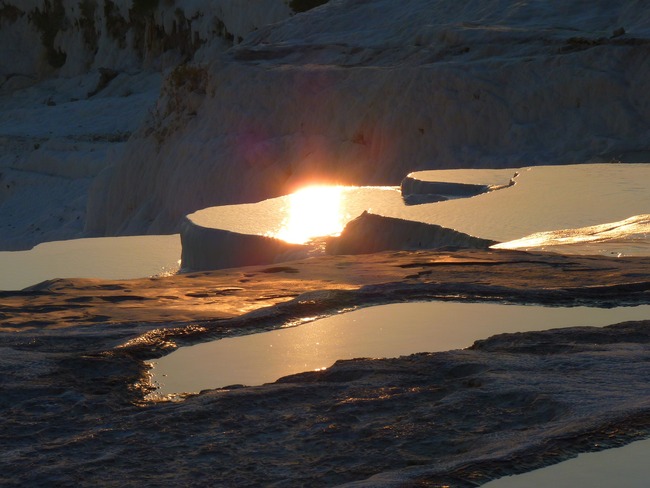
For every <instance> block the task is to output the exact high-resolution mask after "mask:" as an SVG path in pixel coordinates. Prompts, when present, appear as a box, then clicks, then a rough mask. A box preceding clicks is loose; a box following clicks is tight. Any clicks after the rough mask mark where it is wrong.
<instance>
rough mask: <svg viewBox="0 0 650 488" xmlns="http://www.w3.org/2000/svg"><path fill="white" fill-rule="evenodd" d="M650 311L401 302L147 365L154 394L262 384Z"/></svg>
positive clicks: (192, 349) (197, 348) (199, 347)
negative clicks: (339, 365)
mask: <svg viewBox="0 0 650 488" xmlns="http://www.w3.org/2000/svg"><path fill="white" fill-rule="evenodd" d="M649 316H650V305H641V306H638V307H617V308H611V309H601V308H589V307H571V308H564V307H539V306H529V305H502V304H494V303H457V302H426V303H398V304H391V305H382V306H376V307H370V308H364V309H361V310H356V311H353V312H349V313H344V314H340V315H335V316H332V317H328V318H325V319H321V320H317V321H314V322H312V323H308V324H303V325H300V326H298V327H291V328H287V329H279V330H273V331H269V332H263V333H259V334H252V335H247V336H241V337H229V338H225V339H220V340H217V341H214V342H207V343H203V344H196V345H194V346H189V347H181V348H180V349H178V350H177V351H174V352H173V353H171V354H169V355H167V356H164V357H162V358H160V359H159V360H157V361H156V362H155V363H153V364H154V368H153V370H152V373H153V382H154V384H156V385H157V386H158V387H159V390H158V391H157V393H156V394H154V395H153V396H152V398H155V397H156V396H157V395H167V394H177V393H180V392H192V391H194V392H197V391H200V390H202V389H204V388H218V387H223V386H226V385H233V384H237V383H242V384H247V385H259V384H262V383H266V382H270V381H275V380H276V379H278V378H280V377H282V376H286V375H289V374H294V373H299V372H302V371H310V370H316V369H323V368H327V367H329V366H331V365H332V364H334V362H335V361H336V360H337V359H350V358H355V357H397V356H401V355H406V354H413V353H416V352H423V351H428V352H433V351H448V350H451V349H457V348H462V347H467V346H469V345H471V344H472V343H473V342H474V341H475V340H476V339H481V338H485V337H489V336H491V335H494V334H500V333H504V332H525V331H531V330H544V329H548V328H549V327H553V328H557V327H569V326H577V325H591V326H604V325H608V324H613V323H616V322H623V321H626V320H643V319H647V318H648V317H649Z"/></svg>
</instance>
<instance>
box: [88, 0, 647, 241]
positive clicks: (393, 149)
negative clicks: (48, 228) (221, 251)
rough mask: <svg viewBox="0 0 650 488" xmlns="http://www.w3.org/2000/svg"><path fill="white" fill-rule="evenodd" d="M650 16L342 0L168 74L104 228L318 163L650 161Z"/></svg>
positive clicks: (276, 182)
mask: <svg viewBox="0 0 650 488" xmlns="http://www.w3.org/2000/svg"><path fill="white" fill-rule="evenodd" d="M649 26H650V13H649V11H648V9H646V8H644V3H643V2H639V1H627V2H609V1H606V0H597V1H594V2H590V3H589V6H588V8H586V7H585V4H584V2H580V1H559V0H556V1H545V2H541V1H540V2H537V1H536V2H513V1H505V0H499V1H497V0H495V1H490V2H485V1H471V0H464V1H461V2H459V1H451V0H410V1H405V2H394V1H392V0H376V1H374V2H367V1H358V0H339V1H330V2H329V3H328V4H326V5H324V6H322V7H319V8H316V9H313V10H311V11H309V12H306V13H304V14H301V15H297V16H295V17H292V18H290V19H288V20H286V21H284V22H281V23H278V24H275V25H272V26H268V27H264V28H260V29H258V30H257V31H256V32H254V33H252V34H251V35H249V36H247V37H246V38H245V39H244V40H243V42H242V43H240V44H238V45H237V46H235V47H233V48H232V49H231V50H230V51H228V52H227V53H226V54H225V55H224V56H218V57H216V58H213V61H214V62H211V63H206V64H203V65H200V66H195V67H192V68H186V69H185V71H181V72H177V73H176V76H172V77H170V78H168V79H167V81H166V84H165V87H164V88H163V93H162V96H161V98H160V99H159V101H158V106H157V109H156V111H155V113H154V115H153V116H152V117H151V118H150V119H149V121H148V122H147V123H146V124H145V126H144V127H142V130H141V131H140V132H139V133H138V136H137V137H134V138H133V139H132V140H131V141H130V142H129V143H128V147H127V151H125V153H124V155H123V156H120V157H119V158H116V159H114V160H113V164H112V166H111V168H110V169H109V170H108V171H106V172H105V173H103V174H102V175H101V176H100V177H99V178H98V179H97V180H96V182H95V185H94V187H93V190H92V194H91V198H90V202H89V207H88V221H87V227H86V228H87V231H88V232H91V233H94V234H122V233H140V232H170V231H175V230H177V229H178V227H179V225H180V222H181V220H182V218H183V216H184V215H186V214H188V213H190V212H192V211H194V210H196V209H199V208H204V207H207V206H211V205H216V204H222V203H237V202H245V201H258V200H260V199H263V198H266V197H269V196H273V195H278V194H282V193H286V192H287V191H288V190H292V189H294V188H295V187H296V186H298V185H300V184H302V183H303V182H305V181H307V180H309V181H313V180H322V179H325V180H328V181H331V180H335V181H338V182H345V183H363V184H374V183H382V184H398V183H399V181H400V180H401V179H402V177H403V176H404V175H405V174H407V173H408V172H409V171H412V170H417V169H433V168H444V167H467V166H469V167H520V166H523V165H528V164H540V163H544V164H558V163H569V162H594V161H609V160H612V159H621V160H628V161H635V160H643V159H644V158H645V157H646V154H647V150H648V148H649V146H650V129H649V128H650V98H648V96H647V94H648V93H650V81H649V80H650V76H649V75H650V58H648V57H647V55H646V53H647V49H648V45H649V43H650V39H649V34H650V27H649Z"/></svg>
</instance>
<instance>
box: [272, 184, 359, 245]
mask: <svg viewBox="0 0 650 488" xmlns="http://www.w3.org/2000/svg"><path fill="white" fill-rule="evenodd" d="M344 190H345V187H342V186H310V187H307V188H303V189H302V190H299V191H297V192H295V193H293V194H292V195H289V197H288V205H287V208H285V209H283V210H284V212H286V217H285V219H284V220H283V222H282V226H281V228H280V230H278V231H277V232H272V233H271V235H272V237H276V238H278V239H282V240H284V241H286V242H290V243H292V244H305V243H307V242H309V241H310V240H312V239H314V238H315V237H321V236H334V235H338V234H340V233H341V231H342V230H343V227H344V225H345V221H346V217H348V216H346V215H344V214H343V204H342V197H343V193H344Z"/></svg>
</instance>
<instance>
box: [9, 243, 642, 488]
mask: <svg viewBox="0 0 650 488" xmlns="http://www.w3.org/2000/svg"><path fill="white" fill-rule="evenodd" d="M649 266H650V263H649V260H648V258H629V259H613V258H602V257H563V256H559V255H552V254H528V253H520V252H513V251H499V252H488V251H472V252H469V251H468V252H462V253H433V252H417V253H407V252H400V253H378V254H374V255H365V256H348V257H344V258H342V257H324V258H318V259H311V260H307V261H304V262H295V263H291V264H290V265H287V266H283V267H270V268H269V267H249V268H241V269H233V270H224V271H215V272H210V273H195V274H189V275H180V276H173V277H168V278H160V279H154V280H149V279H147V280H131V281H121V282H115V281H98V280H58V281H53V282H50V283H45V284H43V285H41V286H39V287H35V288H33V289H31V290H26V291H23V292H4V293H2V306H1V308H0V314H2V315H1V320H2V322H1V326H2V329H1V331H0V349H1V350H2V355H1V359H0V373H1V376H2V388H3V395H2V399H1V400H0V414H1V415H0V446H1V448H2V454H3V455H2V457H0V467H1V468H2V469H0V480H1V481H2V484H3V485H6V486H19V485H22V486H24V485H38V484H52V483H55V484H58V485H62V486H71V485H75V486H96V485H97V484H98V483H99V484H102V485H103V486H118V485H119V486H124V485H125V484H127V485H140V484H143V483H145V484H147V485H150V486H151V485H154V486H156V485H169V484H181V485H191V484H197V485H206V484H210V485H225V486H246V485H251V486H252V485H260V484H264V485H268V484H274V485H276V486H333V485H336V484H342V483H348V482H356V483H357V486H358V485H359V484H361V485H362V486H404V485H407V486H408V485H414V484H418V483H421V484H425V485H426V484H433V485H434V486H435V485H436V484H453V485H454V486H459V487H465V486H467V487H469V486H475V484H476V483H477V482H480V481H483V480H488V479H490V478H493V477H496V476H499V475H503V474H508V473H513V472H518V471H524V470H528V469H533V468H535V467H539V466H543V465H546V464H548V463H550V462H553V461H557V460H560V459H563V458H566V457H567V456H570V455H572V454H575V453H577V452H580V451H588V450H593V449H595V448H598V449H600V448H606V447H611V446H616V445H620V444H622V443H624V442H627V441H630V440H632V439H635V438H639V437H640V436H645V435H647V434H649V433H650V431H649V430H648V425H650V422H649V419H650V405H649V404H648V394H649V393H650V384H649V383H648V379H649V378H650V371H649V370H648V368H649V365H650V357H649V354H650V348H649V344H650V336H649V334H648V331H649V330H650V322H648V321H645V322H637V323H627V324H622V325H619V326H616V327H609V328H604V329H595V328H589V327H582V328H573V329H561V330H556V331H548V332H539V333H525V334H506V335H501V336H497V337H493V338H490V339H487V340H484V341H479V342H477V343H476V344H475V345H474V346H473V347H471V348H470V349H468V350H457V351H450V352H445V353H436V354H427V353H422V354H416V355H413V356H407V357H401V358H396V359H386V360H370V359H356V360H350V361H341V362H338V363H337V364H335V365H334V366H333V367H331V368H329V369H327V370H325V371H321V372H311V373H304V374H299V375H295V376H291V377H286V378H283V379H281V380H279V381H278V382H276V383H273V384H268V385H264V386H260V387H252V388H241V387H240V388H230V389H225V390H214V391H208V392H204V393H202V394H200V395H197V396H192V397H189V398H187V399H185V400H184V401H182V402H179V403H146V402H143V401H142V395H143V394H144V393H145V392H146V391H147V388H148V386H147V383H146V382H147V376H146V373H147V369H146V367H145V366H144V364H143V363H142V360H143V359H145V358H152V357H156V356H159V355H160V354H162V353H163V352H164V351H167V350H170V349H173V348H174V347H176V346H177V345H178V344H184V343H192V342H196V341H201V340H206V339H209V338H215V337H225V336H228V335H231V334H237V333H241V332H242V331H244V330H247V331H253V330H260V329H265V328H273V327H277V326H279V325H281V324H283V323H285V322H287V321H291V320H296V319H300V318H304V317H313V316H315V315H319V314H328V313H333V312H335V311H337V310H341V309H344V308H348V307H351V306H359V305H370V304H373V303H384V302H391V301H393V302H394V301H404V300H423V299H432V298H444V299H449V298H452V297H453V298H456V299H458V298H463V297H464V298H469V299H493V300H510V301H516V302H523V303H546V304H565V305H571V304H587V305H599V306H607V305H612V304H624V303H628V304H629V303H646V304H647V303H649V300H648V290H649V286H650V285H649V283H648V276H650V272H649V269H648V268H649ZM235 283H236V284H237V285H236V286H235ZM274 304H275V306H273V305H274ZM246 312H249V313H248V314H246ZM596 446H597V447H596ZM360 453H361V454H360Z"/></svg>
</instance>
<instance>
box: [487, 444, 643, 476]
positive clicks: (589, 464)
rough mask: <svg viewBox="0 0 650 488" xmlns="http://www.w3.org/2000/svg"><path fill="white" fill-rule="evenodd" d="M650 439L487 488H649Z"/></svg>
mask: <svg viewBox="0 0 650 488" xmlns="http://www.w3.org/2000/svg"><path fill="white" fill-rule="evenodd" d="M649 455H650V439H645V440H642V441H636V442H633V443H631V444H628V445H627V446H623V447H619V448H616V449H607V450H605V451H601V452H592V453H585V454H580V455H578V456H577V457H576V458H573V459H570V460H568V461H564V462H562V463H558V464H555V465H553V466H549V467H547V468H542V469H537V470H535V471H531V472H529V473H525V474H521V475H517V476H505V477H503V478H499V479H497V480H495V481H491V482H490V483H487V484H485V485H482V486H484V487H485V488H519V487H523V486H553V487H554V488H575V487H581V486H588V487H589V488H611V487H614V486H625V487H626V488H646V487H647V486H648V480H650V464H648V457H649Z"/></svg>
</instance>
